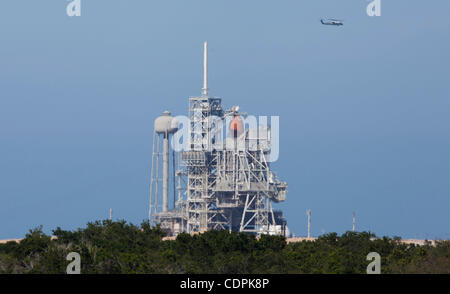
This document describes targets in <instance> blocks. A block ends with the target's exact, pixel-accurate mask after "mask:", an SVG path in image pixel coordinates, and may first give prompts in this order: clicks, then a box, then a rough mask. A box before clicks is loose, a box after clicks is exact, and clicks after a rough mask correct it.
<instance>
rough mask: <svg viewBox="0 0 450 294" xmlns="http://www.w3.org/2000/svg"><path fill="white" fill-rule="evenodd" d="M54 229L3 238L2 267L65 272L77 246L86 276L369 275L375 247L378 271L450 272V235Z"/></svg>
mask: <svg viewBox="0 0 450 294" xmlns="http://www.w3.org/2000/svg"><path fill="white" fill-rule="evenodd" d="M53 235H54V236H56V238H51V237H50V236H47V235H45V234H44V233H43V232H42V227H39V228H36V229H33V230H30V232H29V233H28V234H27V235H26V237H25V238H24V239H23V240H21V241H20V242H19V243H17V242H8V243H6V244H0V273H19V274H20V273H49V274H64V273H66V267H67V265H68V264H69V263H70V261H67V260H66V256H67V255H68V254H69V253H70V252H78V253H79V254H80V256H81V273H84V274H94V273H102V274H113V273H114V274H116V273H122V274H135V273H137V274H141V273H150V274H151V273H167V274H178V273H192V274H196V273H211V274H215V273H220V274H239V273H243V274H263V273H267V274H273V273H275V274H297V273H313V274H315V273H326V274H348V273H351V274H365V273H366V268H367V265H368V264H369V263H370V261H367V260H366V256H367V254H368V253H369V252H373V251H374V252H378V253H379V254H380V255H381V273H447V274H448V273H450V241H438V242H436V245H435V246H431V244H426V245H424V246H417V245H409V244H408V245H406V244H402V243H401V242H400V238H387V237H383V238H375V236H374V235H373V234H371V233H368V232H358V233H354V232H346V233H344V234H342V235H341V236H339V235H337V234H336V233H330V234H326V235H322V236H320V237H319V238H318V239H317V240H316V241H314V242H308V241H302V242H297V243H289V244H287V243H286V240H285V238H284V237H281V236H266V235H263V236H261V237H260V238H257V237H256V236H254V235H251V234H244V233H235V232H231V233H230V232H228V231H208V232H205V233H203V234H197V235H192V236H191V235H189V234H180V235H178V237H177V238H176V240H166V241H163V240H162V238H163V237H164V236H165V232H164V231H162V230H161V229H160V228H159V227H155V228H151V227H150V226H149V225H148V223H145V222H144V223H142V224H141V225H140V226H136V225H133V224H130V223H127V222H125V221H117V222H112V221H109V220H107V221H97V222H93V223H88V224H87V226H86V228H82V229H78V230H76V231H65V230H62V229H61V228H57V229H56V230H54V231H53Z"/></svg>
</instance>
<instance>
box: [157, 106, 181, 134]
mask: <svg viewBox="0 0 450 294" xmlns="http://www.w3.org/2000/svg"><path fill="white" fill-rule="evenodd" d="M177 130H178V122H177V120H176V119H175V118H174V117H173V116H171V115H170V112H168V111H167V110H166V111H164V112H163V114H162V115H161V116H160V117H158V118H157V119H155V132H157V133H158V134H161V133H166V132H167V133H169V134H172V133H175V132H176V131H177Z"/></svg>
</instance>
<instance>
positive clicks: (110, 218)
mask: <svg viewBox="0 0 450 294" xmlns="http://www.w3.org/2000/svg"><path fill="white" fill-rule="evenodd" d="M109 220H112V208H110V209H109Z"/></svg>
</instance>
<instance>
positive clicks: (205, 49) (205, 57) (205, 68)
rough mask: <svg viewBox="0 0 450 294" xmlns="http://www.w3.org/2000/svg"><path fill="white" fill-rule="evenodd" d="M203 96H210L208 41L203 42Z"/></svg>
mask: <svg viewBox="0 0 450 294" xmlns="http://www.w3.org/2000/svg"><path fill="white" fill-rule="evenodd" d="M202 96H203V97H206V96H208V42H206V41H205V43H203V89H202Z"/></svg>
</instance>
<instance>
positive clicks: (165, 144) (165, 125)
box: [149, 110, 178, 220]
mask: <svg viewBox="0 0 450 294" xmlns="http://www.w3.org/2000/svg"><path fill="white" fill-rule="evenodd" d="M177 130H178V122H177V121H176V120H175V118H174V117H173V116H171V114H170V112H169V111H167V110H166V111H164V112H163V114H162V115H161V116H159V117H158V118H157V119H156V120H155V128H154V134H153V154H152V170H151V180H150V207H149V220H151V216H152V214H153V213H156V212H158V202H159V200H160V199H159V198H160V197H161V194H160V188H161V187H160V186H159V182H160V180H161V179H160V165H161V163H160V155H161V141H162V170H163V172H162V212H167V211H168V210H169V136H170V135H173V134H174V133H175V132H176V131H177ZM161 139H162V140H161ZM172 161H173V162H174V158H173V159H172ZM172 173H173V174H175V170H173V171H172ZM173 178H174V177H173Z"/></svg>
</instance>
